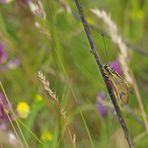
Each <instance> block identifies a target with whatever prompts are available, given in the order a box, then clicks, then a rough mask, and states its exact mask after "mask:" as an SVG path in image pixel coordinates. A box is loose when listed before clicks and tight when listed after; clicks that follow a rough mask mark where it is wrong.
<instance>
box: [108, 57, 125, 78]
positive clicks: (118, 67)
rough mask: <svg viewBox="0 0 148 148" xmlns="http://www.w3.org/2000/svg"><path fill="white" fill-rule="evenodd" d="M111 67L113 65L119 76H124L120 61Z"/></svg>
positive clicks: (113, 63) (114, 62)
mask: <svg viewBox="0 0 148 148" xmlns="http://www.w3.org/2000/svg"><path fill="white" fill-rule="evenodd" d="M110 65H111V67H113V68H114V69H115V70H116V71H117V73H118V74H119V75H121V76H122V75H123V70H122V69H121V67H120V63H119V60H115V61H113V62H111V64H110Z"/></svg>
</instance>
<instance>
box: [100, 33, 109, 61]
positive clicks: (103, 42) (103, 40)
mask: <svg viewBox="0 0 148 148" xmlns="http://www.w3.org/2000/svg"><path fill="white" fill-rule="evenodd" d="M101 36H102V39H103V43H104V49H105V54H106V56H107V61H108V60H109V55H108V52H107V48H106V42H105V37H104V34H103V33H102V34H101Z"/></svg>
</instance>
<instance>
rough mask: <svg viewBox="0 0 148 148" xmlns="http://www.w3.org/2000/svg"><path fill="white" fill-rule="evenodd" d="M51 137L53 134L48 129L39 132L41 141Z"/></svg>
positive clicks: (49, 139)
mask: <svg viewBox="0 0 148 148" xmlns="http://www.w3.org/2000/svg"><path fill="white" fill-rule="evenodd" d="M52 139H53V135H52V133H51V132H50V131H47V132H43V133H42V134H41V140H43V141H51V140H52Z"/></svg>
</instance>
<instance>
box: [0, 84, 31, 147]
mask: <svg viewBox="0 0 148 148" xmlns="http://www.w3.org/2000/svg"><path fill="white" fill-rule="evenodd" d="M0 86H1V88H2V91H3V93H4V95H5V98H6V101H7V103H8V104H9V106H10V110H11V112H12V115H13V116H14V117H15V123H16V125H17V127H18V130H19V132H20V134H21V136H22V138H23V141H24V143H25V146H26V148H29V145H28V144H27V141H26V139H25V137H24V135H23V132H22V130H21V127H20V125H19V123H18V121H17V119H16V115H15V113H14V111H13V109H12V107H11V104H10V101H9V99H8V97H7V95H6V92H5V90H4V87H3V85H2V82H1V81H0Z"/></svg>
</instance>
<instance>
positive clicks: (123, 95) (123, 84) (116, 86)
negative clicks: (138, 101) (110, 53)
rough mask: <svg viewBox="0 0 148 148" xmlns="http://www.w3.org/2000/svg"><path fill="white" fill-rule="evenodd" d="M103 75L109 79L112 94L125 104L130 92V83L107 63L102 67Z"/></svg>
mask: <svg viewBox="0 0 148 148" xmlns="http://www.w3.org/2000/svg"><path fill="white" fill-rule="evenodd" d="M103 71H104V74H105V76H106V77H107V78H108V80H110V81H111V83H112V86H113V91H114V94H115V96H116V97H117V98H119V100H120V102H121V104H123V105H126V104H127V103H128V100H129V94H130V93H131V92H132V89H131V86H130V84H129V83H128V82H127V81H126V80H125V79H124V78H122V77H121V76H120V75H119V74H118V73H117V72H116V71H115V70H114V69H113V68H112V67H111V66H110V65H109V64H105V65H104V68H103Z"/></svg>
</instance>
